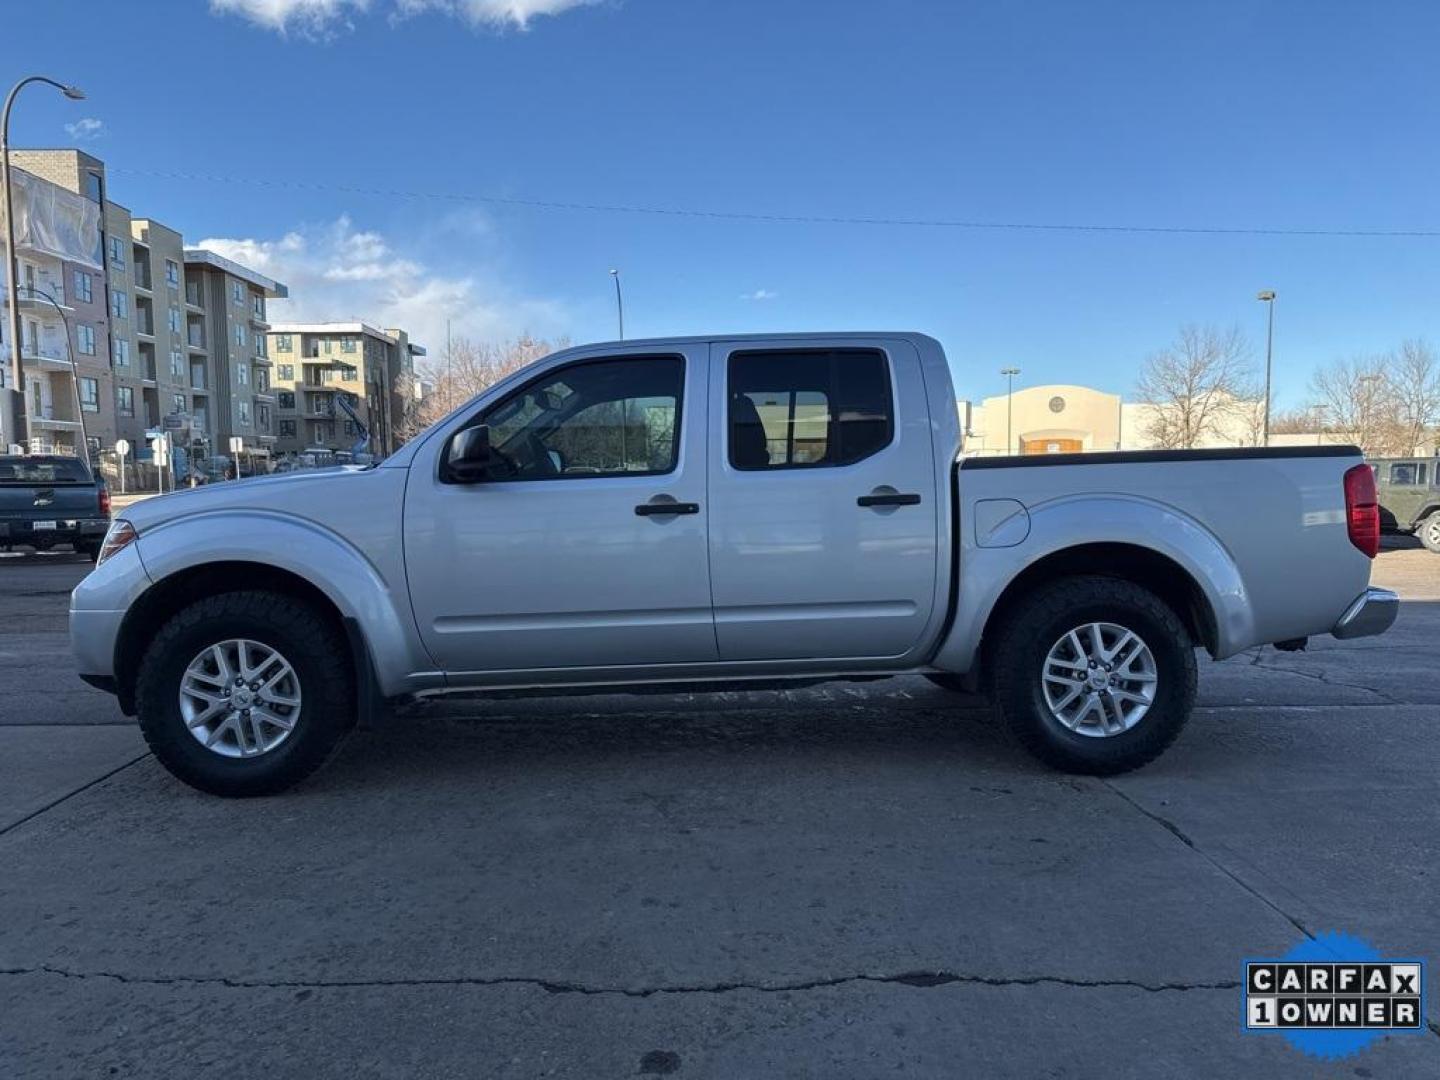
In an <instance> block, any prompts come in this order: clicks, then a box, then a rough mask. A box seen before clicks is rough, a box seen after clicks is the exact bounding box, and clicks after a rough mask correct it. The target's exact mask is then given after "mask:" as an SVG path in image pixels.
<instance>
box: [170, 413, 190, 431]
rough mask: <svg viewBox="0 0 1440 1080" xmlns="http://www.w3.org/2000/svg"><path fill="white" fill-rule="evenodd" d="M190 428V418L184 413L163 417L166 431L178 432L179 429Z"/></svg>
mask: <svg viewBox="0 0 1440 1080" xmlns="http://www.w3.org/2000/svg"><path fill="white" fill-rule="evenodd" d="M189 426H190V417H188V416H186V415H185V414H184V413H171V414H170V415H168V416H167V417H165V430H166V431H179V430H180V429H181V428H185V427H189Z"/></svg>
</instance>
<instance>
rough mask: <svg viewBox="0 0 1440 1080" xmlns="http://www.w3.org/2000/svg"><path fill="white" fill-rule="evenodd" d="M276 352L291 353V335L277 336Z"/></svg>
mask: <svg viewBox="0 0 1440 1080" xmlns="http://www.w3.org/2000/svg"><path fill="white" fill-rule="evenodd" d="M275 351H276V352H289V351H290V335H289V334H276V335H275Z"/></svg>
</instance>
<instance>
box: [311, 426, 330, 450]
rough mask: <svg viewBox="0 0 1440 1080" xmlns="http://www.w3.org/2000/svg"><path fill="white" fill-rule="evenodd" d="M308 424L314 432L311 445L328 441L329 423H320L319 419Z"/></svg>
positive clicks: (320, 444)
mask: <svg viewBox="0 0 1440 1080" xmlns="http://www.w3.org/2000/svg"><path fill="white" fill-rule="evenodd" d="M310 426H311V428H312V430H313V431H314V433H315V438H314V440H313V442H312V444H311V445H313V446H323V445H324V444H325V443H327V442H329V441H330V425H329V424H325V423H321V422H319V421H316V422H315V423H313V424H311V425H310Z"/></svg>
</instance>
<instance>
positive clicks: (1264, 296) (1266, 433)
mask: <svg viewBox="0 0 1440 1080" xmlns="http://www.w3.org/2000/svg"><path fill="white" fill-rule="evenodd" d="M1255 299H1256V300H1259V301H1260V302H1261V303H1262V304H1265V305H1267V306H1268V308H1269V319H1268V321H1267V323H1266V327H1265V421H1264V425H1263V426H1262V428H1261V437H1260V444H1261V445H1262V446H1269V445H1270V357H1271V354H1272V353H1273V351H1274V346H1275V290H1274V289H1261V290H1260V291H1259V292H1258V293H1256V294H1255Z"/></svg>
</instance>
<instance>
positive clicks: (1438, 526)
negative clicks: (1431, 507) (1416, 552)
mask: <svg viewBox="0 0 1440 1080" xmlns="http://www.w3.org/2000/svg"><path fill="white" fill-rule="evenodd" d="M1415 535H1416V536H1418V537H1419V538H1420V543H1422V544H1424V545H1425V548H1426V550H1427V551H1433V552H1434V553H1435V554H1436V555H1440V510H1436V511H1435V512H1434V513H1433V514H1431V515H1430V516H1429V517H1427V518H1426V519H1425V520H1424V521H1422V522H1420V526H1419V528H1417V529H1416V530H1415Z"/></svg>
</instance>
